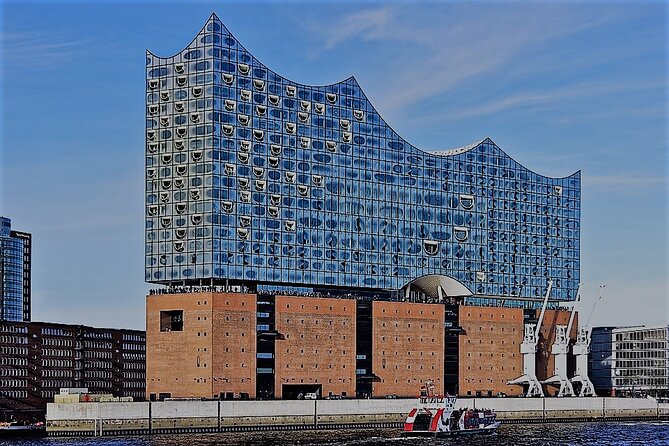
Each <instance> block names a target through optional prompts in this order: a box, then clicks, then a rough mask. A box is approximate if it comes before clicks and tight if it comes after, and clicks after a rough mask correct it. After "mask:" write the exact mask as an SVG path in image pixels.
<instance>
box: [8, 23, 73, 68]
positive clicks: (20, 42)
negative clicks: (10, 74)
mask: <svg viewBox="0 0 669 446" xmlns="http://www.w3.org/2000/svg"><path fill="white" fill-rule="evenodd" d="M85 44H86V40H84V39H79V40H59V39H58V37H57V36H51V35H49V36H47V35H43V34H40V33H39V32H34V31H31V32H10V31H7V32H2V33H0V51H1V54H2V62H3V65H4V66H5V67H13V68H19V67H20V65H24V64H30V65H31V66H35V65H40V64H42V65H43V64H51V63H53V62H54V61H56V60H60V61H62V60H63V59H64V58H70V57H74V56H76V54H77V52H78V51H80V50H81V48H82V47H83V46H84V45H85ZM17 65H18V66H17Z"/></svg>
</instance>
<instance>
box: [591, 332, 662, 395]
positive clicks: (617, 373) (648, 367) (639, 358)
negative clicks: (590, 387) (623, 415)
mask: <svg viewBox="0 0 669 446" xmlns="http://www.w3.org/2000/svg"><path fill="white" fill-rule="evenodd" d="M590 364H591V368H590V375H591V380H592V382H593V384H594V385H595V388H596V389H601V391H602V393H603V394H611V395H618V396H626V395H627V396H631V395H640V394H641V395H652V396H663V397H668V396H669V326H663V327H645V326H636V327H596V328H594V329H593V332H592V344H591V351H590Z"/></svg>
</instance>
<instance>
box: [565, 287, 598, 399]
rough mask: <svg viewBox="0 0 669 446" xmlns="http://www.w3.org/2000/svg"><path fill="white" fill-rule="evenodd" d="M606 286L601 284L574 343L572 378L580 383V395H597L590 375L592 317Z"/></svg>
mask: <svg viewBox="0 0 669 446" xmlns="http://www.w3.org/2000/svg"><path fill="white" fill-rule="evenodd" d="M604 288H606V285H600V286H599V296H597V299H596V300H595V303H594V305H593V306H592V310H591V311H590V315H589V316H588V319H587V321H586V322H585V325H581V324H580V323H579V324H578V332H577V334H576V344H574V348H573V352H574V356H575V357H576V374H575V375H574V377H573V378H572V379H571V382H572V383H573V384H578V386H577V388H578V389H579V392H578V396H597V395H596V394H595V386H594V385H593V384H592V381H590V378H589V377H588V353H590V340H591V336H592V318H593V316H594V315H595V310H596V309H597V305H599V302H600V301H601V300H602V297H603V295H604Z"/></svg>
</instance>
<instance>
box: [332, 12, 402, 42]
mask: <svg viewBox="0 0 669 446" xmlns="http://www.w3.org/2000/svg"><path fill="white" fill-rule="evenodd" d="M393 14H394V11H393V10H392V8H390V7H385V8H380V9H368V10H363V11H358V12H355V13H353V14H350V15H348V16H346V17H344V18H342V19H341V20H339V21H337V22H336V23H335V24H333V25H332V26H330V27H328V28H326V29H325V30H323V35H324V36H325V42H324V47H323V48H324V49H331V48H334V47H335V46H336V45H337V44H339V43H341V42H343V41H345V40H348V39H351V38H354V37H356V36H358V35H362V36H363V38H364V39H366V40H372V39H375V38H383V36H384V35H385V32H386V28H387V26H388V25H389V24H390V23H392V20H394V17H393Z"/></svg>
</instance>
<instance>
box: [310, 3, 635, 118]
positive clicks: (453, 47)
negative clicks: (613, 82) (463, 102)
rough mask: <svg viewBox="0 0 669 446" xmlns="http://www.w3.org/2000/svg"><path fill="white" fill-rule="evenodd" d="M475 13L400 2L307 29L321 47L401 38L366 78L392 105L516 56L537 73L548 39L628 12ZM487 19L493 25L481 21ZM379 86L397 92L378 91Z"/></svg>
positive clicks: (380, 100) (505, 65)
mask: <svg viewBox="0 0 669 446" xmlns="http://www.w3.org/2000/svg"><path fill="white" fill-rule="evenodd" d="M403 6H404V7H403ZM444 12H446V13H444ZM470 19H472V18H471V17H464V18H463V15H462V11H460V10H459V9H458V7H457V6H453V5H446V6H444V10H443V11H440V13H439V14H436V13H434V14H431V13H429V12H425V10H424V9H420V10H414V9H408V8H406V5H397V4H395V5H391V6H384V7H379V8H375V9H367V10H364V11H361V12H355V13H352V14H348V15H343V16H340V17H338V18H335V19H333V20H332V21H331V22H330V23H328V24H326V25H322V24H320V25H319V26H316V25H314V24H313V23H312V24H311V25H310V26H309V29H310V31H312V32H313V34H314V39H313V40H314V42H315V43H316V44H317V45H319V51H320V52H324V51H329V50H333V49H334V48H335V47H336V46H339V45H343V44H345V43H351V41H355V40H357V41H361V42H374V41H378V42H381V43H384V44H387V43H388V42H391V43H393V44H395V45H396V46H397V48H398V51H397V55H398V57H397V58H396V59H393V60H388V61H387V62H386V63H385V64H384V66H383V67H380V68H382V69H383V70H384V76H380V77H379V76H377V75H378V73H375V74H374V76H375V79H376V81H375V84H376V86H371V87H368V86H365V85H363V88H366V89H369V90H370V91H369V92H370V93H372V96H373V97H376V98H377V99H376V100H375V103H376V105H378V106H379V108H381V109H385V110H386V111H392V110H393V109H398V108H405V107H407V106H409V105H411V104H414V103H416V102H418V101H420V100H422V99H425V98H426V97H429V96H436V95H439V94H441V93H444V92H446V91H448V90H449V89H451V88H453V87H454V86H456V85H457V84H459V83H462V82H465V81H468V80H470V79H472V78H474V77H478V76H483V75H494V74H495V73H496V72H498V71H500V70H502V69H505V70H506V69H508V70H514V69H516V67H515V66H514V61H516V60H518V59H519V58H521V57H522V58H523V64H521V65H522V66H523V67H527V66H532V67H533V69H535V70H536V72H535V73H536V74H539V73H541V72H542V71H543V70H544V67H542V66H541V65H540V64H539V63H538V62H537V63H536V64H534V63H533V62H532V57H531V56H532V54H540V49H541V48H542V47H544V46H545V44H546V43H547V42H549V41H554V40H557V39H561V38H564V37H567V36H571V35H574V34H577V33H579V32H582V31H585V30H588V29H592V28H596V27H599V26H602V25H605V24H611V23H612V22H615V21H617V20H623V19H625V15H624V14H622V13H621V12H620V11H618V10H612V9H607V10H597V11H593V13H592V14H591V16H588V17H586V16H585V14H583V13H581V12H578V13H577V12H575V11H574V9H573V8H566V7H565V8H563V7H562V5H559V4H542V5H538V6H532V7H522V8H520V7H517V8H507V7H503V8H502V7H499V5H493V6H492V7H490V8H487V9H483V8H482V9H480V13H479V14H478V17H477V18H476V19H473V20H470ZM472 23H474V25H472ZM484 23H488V24H494V25H491V26H485V27H483V26H482V25H481V26H478V25H477V24H484ZM411 47H413V48H414V49H413V50H411V49H410V48H411ZM337 50H338V51H339V49H337ZM606 57H609V56H608V55H607V56H606ZM586 62H587V63H588V64H591V63H592V61H591V60H587V61H584V63H586ZM546 69H554V66H550V67H546ZM377 89H378V90H379V91H381V92H384V91H385V92H387V91H392V92H393V94H392V95H387V94H378V95H376V94H374V93H376V91H374V90H377Z"/></svg>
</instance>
